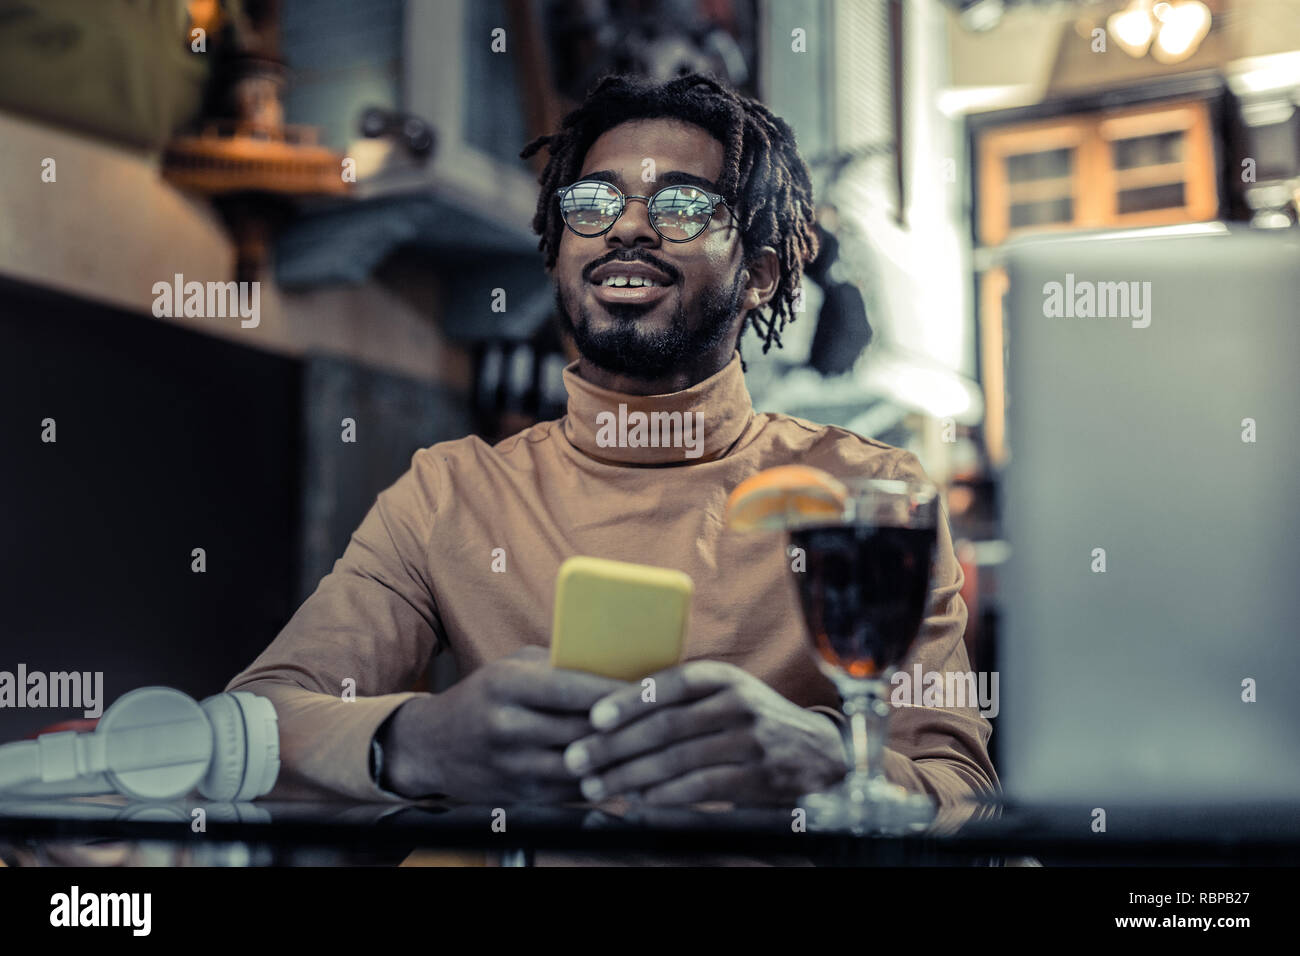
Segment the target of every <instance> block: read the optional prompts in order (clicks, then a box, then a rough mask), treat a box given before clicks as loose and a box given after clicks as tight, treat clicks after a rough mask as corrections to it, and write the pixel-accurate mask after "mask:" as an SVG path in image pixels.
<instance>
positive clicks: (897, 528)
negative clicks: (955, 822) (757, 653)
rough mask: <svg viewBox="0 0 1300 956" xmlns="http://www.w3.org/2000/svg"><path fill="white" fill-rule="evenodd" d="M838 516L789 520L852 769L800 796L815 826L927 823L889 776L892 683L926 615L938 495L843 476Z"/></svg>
mask: <svg viewBox="0 0 1300 956" xmlns="http://www.w3.org/2000/svg"><path fill="white" fill-rule="evenodd" d="M843 485H844V486H845V488H846V489H847V494H846V497H845V500H844V503H843V508H842V509H841V512H840V514H838V515H834V514H832V515H831V516H829V517H827V516H825V515H821V516H818V517H816V518H812V517H809V519H808V520H807V521H806V522H803V523H800V522H799V521H797V520H793V521H790V522H789V523H788V524H787V527H788V528H789V531H790V544H791V545H792V546H793V547H796V548H801V549H802V550H803V557H804V562H803V565H802V569H800V566H799V565H798V564H797V562H796V563H794V564H792V568H793V570H794V577H795V581H796V585H797V588H798V592H799V602H800V604H801V606H802V607H803V615H804V623H805V624H806V625H807V628H808V638H809V641H810V642H811V645H812V648H813V650H814V651H815V653H816V659H817V663H818V665H819V666H820V667H821V669H822V671H823V672H824V673H825V674H826V675H827V676H828V677H830V678H831V680H833V681H834V682H835V686H836V688H837V689H838V690H839V692H840V696H841V697H842V698H843V699H844V713H845V714H846V715H847V716H848V718H849V727H850V730H851V734H850V738H849V739H850V745H851V746H850V750H851V753H852V755H853V768H852V770H851V771H850V772H849V774H848V776H846V777H845V778H844V781H843V783H841V784H840V786H839V787H837V788H836V789H835V790H833V791H831V792H830V793H826V794H806V795H805V797H804V800H805V801H806V802H807V805H808V806H809V808H810V809H811V810H812V815H811V816H810V818H809V819H810V820H811V821H813V822H814V824H816V825H822V826H828V827H848V828H851V829H853V830H854V831H855V832H863V831H865V830H867V829H868V828H870V829H871V830H873V831H875V832H904V831H906V830H908V829H915V828H918V827H924V825H925V824H926V823H927V822H928V821H929V820H930V819H932V818H933V816H934V806H933V803H932V802H931V801H930V799H929V798H928V797H927V796H925V795H924V794H909V793H907V792H906V791H905V790H904V789H903V788H902V787H900V786H898V785H897V784H895V783H893V782H892V781H890V780H888V779H886V777H885V772H884V759H883V758H884V748H885V740H886V736H887V734H888V728H889V717H890V713H891V708H890V704H889V701H888V696H889V695H888V692H887V690H888V687H889V684H890V681H891V679H892V678H893V675H894V674H895V673H896V672H897V671H898V669H899V668H900V667H902V666H903V664H904V662H905V661H906V659H907V656H908V652H909V650H910V649H911V647H912V643H913V642H914V641H915V640H916V636H917V634H918V633H919V632H920V630H921V623H922V621H923V620H924V619H925V609H926V604H927V603H928V600H929V592H930V567H931V564H932V562H933V560H934V549H935V543H936V541H937V540H938V534H939V531H938V529H939V522H940V521H941V520H942V516H941V514H940V510H939V492H938V489H937V488H935V487H934V485H931V484H929V483H928V482H922V481H900V480H895V479H879V478H859V479H849V480H847V481H843Z"/></svg>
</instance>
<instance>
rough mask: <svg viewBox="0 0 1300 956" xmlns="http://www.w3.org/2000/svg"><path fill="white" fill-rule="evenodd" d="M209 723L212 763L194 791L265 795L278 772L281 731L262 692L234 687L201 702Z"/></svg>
mask: <svg viewBox="0 0 1300 956" xmlns="http://www.w3.org/2000/svg"><path fill="white" fill-rule="evenodd" d="M201 706H202V707H203V711H204V713H206V714H207V715H208V720H209V721H210V722H211V723H212V734H213V744H214V747H213V753H212V765H211V767H210V768H209V770H208V773H207V776H205V777H204V778H203V780H202V782H200V783H199V793H201V794H203V796H205V797H207V798H208V799H209V800H220V801H223V802H224V801H244V800H252V799H254V798H256V797H260V796H262V795H263V794H266V793H267V792H269V791H270V789H271V788H272V787H273V786H274V785H275V780H276V777H278V776H279V774H280V733H279V725H278V722H277V720H276V716H275V708H274V707H273V706H272V705H271V702H270V701H269V700H267V699H266V698H265V697H258V696H257V695H256V694H251V693H249V692H248V691H235V692H233V693H229V694H217V695H215V696H213V697H209V698H208V699H207V700H205V701H204V702H203V704H202V705H201Z"/></svg>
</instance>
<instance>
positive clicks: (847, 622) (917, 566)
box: [790, 524, 936, 679]
mask: <svg viewBox="0 0 1300 956" xmlns="http://www.w3.org/2000/svg"><path fill="white" fill-rule="evenodd" d="M935 537H936V534H935V529H934V528H932V527H931V528H893V527H872V526H870V525H859V524H852V525H838V526H832V527H809V528H799V529H796V530H794V531H791V533H790V543H791V544H792V545H794V546H795V547H797V548H801V549H802V550H803V553H804V556H805V561H806V569H805V570H803V571H801V572H797V573H796V574H795V578H796V580H797V582H798V586H799V599H800V604H801V605H802V607H803V614H804V621H805V623H806V624H807V626H808V636H809V638H810V639H811V640H812V643H813V647H814V648H815V649H816V651H817V655H818V658H819V663H821V664H822V666H823V668H830V669H832V671H833V672H835V673H841V674H847V675H848V676H849V677H852V678H866V679H870V678H878V677H880V676H881V675H883V674H888V673H889V672H892V671H893V670H895V669H897V668H898V667H899V666H900V665H902V663H903V661H904V659H905V658H906V657H907V652H908V650H909V649H910V648H911V646H912V641H914V640H915V639H916V635H917V632H918V631H919V630H920V628H921V620H922V617H923V616H924V614H925V605H926V600H927V597H928V595H929V590H930V566H931V561H932V557H933V554H934V544H935Z"/></svg>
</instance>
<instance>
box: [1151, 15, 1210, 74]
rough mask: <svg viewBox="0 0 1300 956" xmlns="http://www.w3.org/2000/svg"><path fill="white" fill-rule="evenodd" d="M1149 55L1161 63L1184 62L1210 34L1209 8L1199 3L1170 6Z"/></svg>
mask: <svg viewBox="0 0 1300 956" xmlns="http://www.w3.org/2000/svg"><path fill="white" fill-rule="evenodd" d="M1168 6H1169V11H1168V13H1167V15H1166V16H1165V18H1164V22H1163V23H1162V24H1161V25H1160V34H1159V35H1158V36H1157V37H1156V43H1155V46H1154V47H1153V48H1152V50H1151V55H1152V56H1153V57H1155V58H1156V59H1157V60H1159V61H1160V62H1161V63H1178V62H1179V61H1181V60H1185V59H1187V58H1188V57H1189V56H1191V55H1192V54H1193V53H1195V52H1196V50H1197V48H1198V47H1199V46H1200V45H1201V41H1202V40H1204V39H1205V35H1206V34H1207V33H1209V32H1210V8H1209V7H1207V6H1206V5H1205V4H1203V3H1201V2H1199V0H1185V2H1183V3H1171V4H1169V5H1168Z"/></svg>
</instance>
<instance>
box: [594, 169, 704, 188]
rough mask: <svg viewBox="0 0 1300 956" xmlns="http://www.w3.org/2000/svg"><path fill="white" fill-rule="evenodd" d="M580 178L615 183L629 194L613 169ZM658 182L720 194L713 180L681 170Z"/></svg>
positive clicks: (663, 175) (669, 173)
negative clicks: (694, 187)
mask: <svg viewBox="0 0 1300 956" xmlns="http://www.w3.org/2000/svg"><path fill="white" fill-rule="evenodd" d="M579 178H580V179H598V180H600V181H601V182H605V183H613V184H614V185H615V186H617V187H618V188H619V189H621V190H623V191H624V192H627V184H626V183H625V182H623V177H622V176H620V175H619V174H618V173H617V172H615V171H614V170H612V169H597V170H595V171H594V172H590V173H583V174H582V175H581V176H580V177H579ZM658 181H659V183H660V185H661V186H699V187H700V188H701V189H707V190H708V191H709V192H711V193H716V192H718V187H717V185H715V184H714V183H713V181H712V180H709V179H705V178H704V177H703V176H696V175H695V174H694V173H684V172H682V171H681V170H680V169H672V170H669V171H668V172H666V173H660V174H659V176H658Z"/></svg>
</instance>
